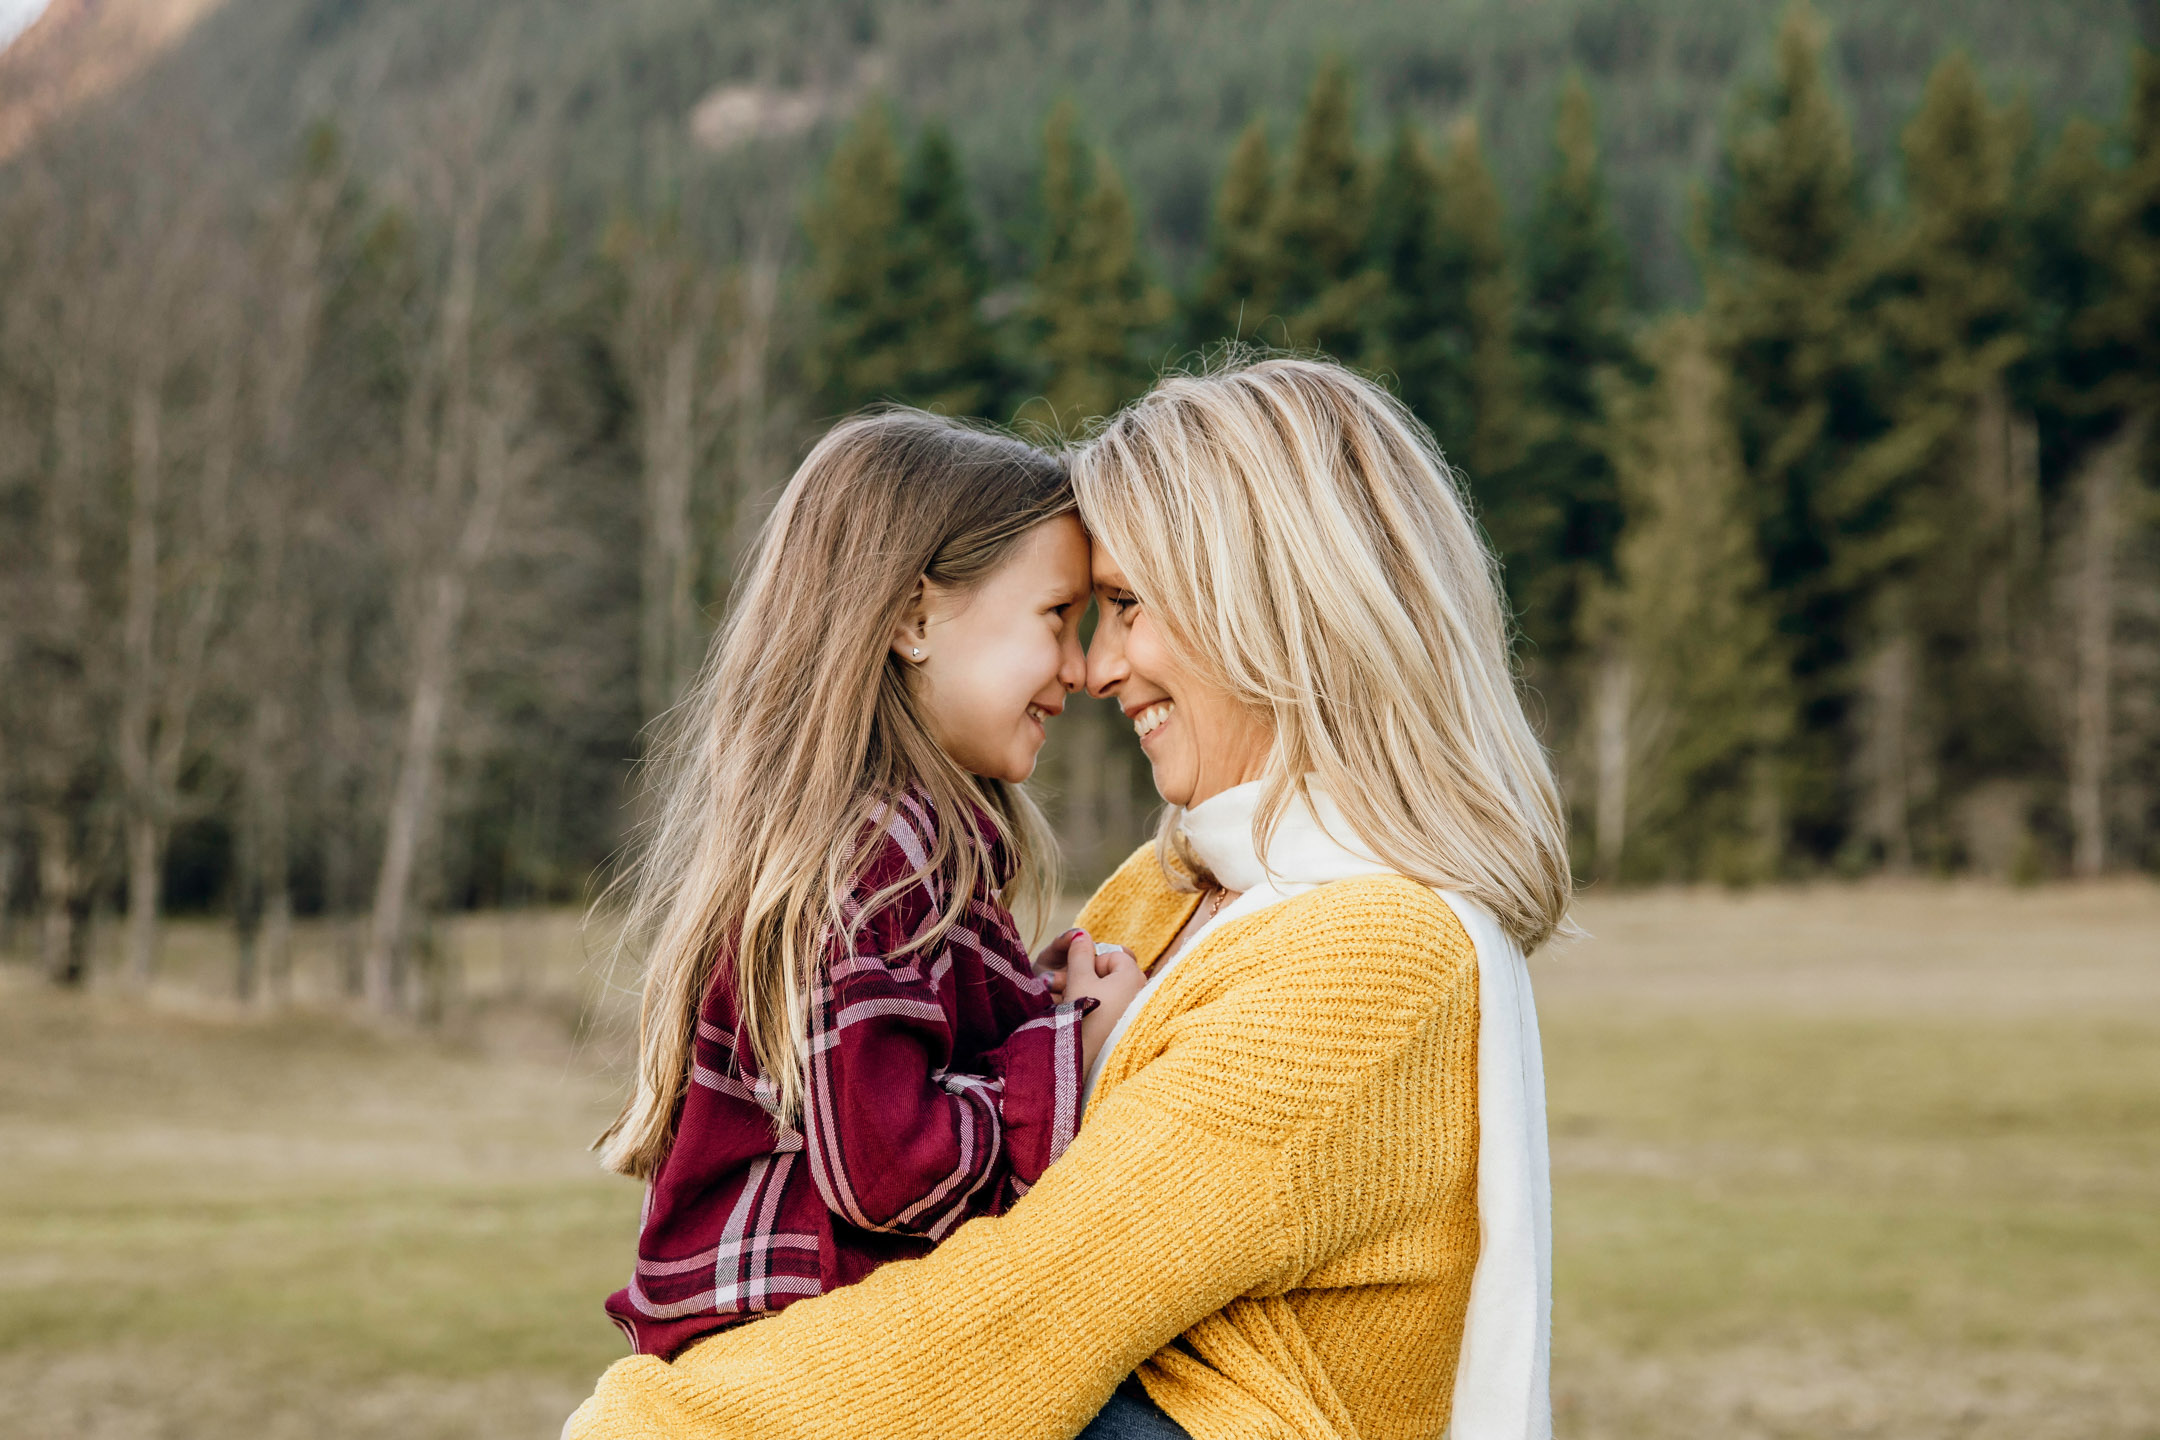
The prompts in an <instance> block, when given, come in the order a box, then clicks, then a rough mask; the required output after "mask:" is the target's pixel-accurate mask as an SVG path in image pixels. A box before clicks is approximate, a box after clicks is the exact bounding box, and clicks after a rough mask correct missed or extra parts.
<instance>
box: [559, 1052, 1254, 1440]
mask: <svg viewBox="0 0 2160 1440" xmlns="http://www.w3.org/2000/svg"><path fill="white" fill-rule="evenodd" d="M1180 1069H1181V1066H1180V1065H1179V1063H1178V1061H1177V1060H1175V1059H1174V1058H1169V1057H1166V1058H1165V1059H1164V1060H1163V1061H1162V1062H1159V1067H1158V1073H1157V1074H1155V1075H1152V1076H1151V1077H1150V1079H1151V1080H1154V1081H1159V1082H1160V1083H1161V1084H1162V1085H1163V1086H1166V1087H1170V1086H1176V1085H1178V1084H1179V1083H1181V1078H1183V1077H1181V1076H1180V1075H1179V1073H1178V1072H1179V1070H1180ZM1152 1088H1153V1086H1152V1085H1150V1086H1135V1087H1131V1088H1130V1089H1129V1090H1128V1092H1126V1093H1122V1094H1119V1095H1114V1096H1110V1097H1108V1098H1107V1099H1106V1100H1105V1101H1103V1102H1101V1103H1098V1104H1097V1105H1095V1106H1094V1107H1092V1109H1091V1112H1090V1115H1089V1120H1088V1125H1087V1127H1086V1128H1085V1129H1083V1130H1082V1131H1081V1132H1080V1134H1079V1136H1078V1137H1077V1138H1076V1139H1075V1140H1074V1141H1073V1144H1072V1148H1071V1149H1070V1150H1069V1151H1068V1152H1067V1153H1066V1155H1065V1158H1064V1159H1063V1160H1062V1161H1060V1162H1059V1163H1058V1164H1056V1165H1054V1166H1052V1167H1051V1168H1050V1169H1049V1171H1048V1172H1047V1173H1046V1174H1045V1175H1044V1176H1043V1178H1042V1181H1041V1183H1040V1184H1038V1185H1037V1186H1036V1187H1035V1189H1034V1190H1032V1191H1031V1192H1030V1193H1029V1194H1028V1195H1027V1196H1026V1197H1025V1198H1024V1199H1022V1200H1021V1201H1020V1202H1019V1204H1018V1205H1016V1206H1015V1207H1014V1208H1013V1209H1012V1210H1011V1211H1010V1212H1009V1213H1008V1214H1006V1215H1003V1216H1000V1217H996V1218H990V1219H981V1220H975V1221H971V1222H970V1223H969V1224H967V1225H965V1226H962V1227H961V1228H960V1229H959V1230H958V1231H956V1232H955V1233H954V1234H953V1236H952V1238H951V1239H949V1240H947V1241H946V1242H945V1243H944V1244H943V1245H941V1246H940V1247H939V1248H938V1249H937V1250H936V1251H934V1252H933V1253H931V1254H930V1255H928V1256H926V1257H924V1258H922V1259H920V1260H910V1261H901V1262H896V1263H894V1264H890V1265H886V1266H883V1267H881V1268H880V1269H878V1270H877V1271H876V1272H875V1273H873V1274H872V1275H870V1276H869V1277H868V1278H867V1279H865V1280H863V1281H862V1282H861V1283H860V1284H857V1285H853V1286H849V1287H848V1288H846V1289H843V1290H838V1291H834V1292H833V1293H831V1294H829V1295H826V1296H823V1297H819V1298H816V1299H812V1300H804V1301H799V1302H797V1303H796V1304H794V1305H791V1306H789V1307H788V1308H787V1309H786V1310H783V1311H781V1312H780V1313H779V1314H778V1315H774V1316H771V1317H769V1318H767V1319H763V1320H760V1321H758V1322H757V1323H756V1324H754V1325H747V1326H743V1327H740V1328H738V1329H736V1330H732V1331H728V1332H725V1333H723V1334H721V1335H718V1336H715V1337H713V1338H712V1339H711V1340H708V1341H705V1342H703V1343H701V1344H699V1345H696V1346H693V1347H692V1348H691V1349H690V1350H689V1351H687V1352H685V1353H684V1354H683V1355H681V1356H679V1357H678V1358H677V1359H676V1361H675V1362H674V1363H673V1364H672V1365H670V1364H663V1363H661V1362H659V1361H657V1360H652V1359H649V1358H645V1357H633V1358H632V1359H630V1360H626V1361H622V1362H620V1363H618V1364H617V1365H615V1366H614V1367H613V1368H612V1369H610V1370H609V1371H608V1372H607V1374H606V1375H604V1376H603V1377H602V1378H601V1381H600V1385H599V1388H598V1390H597V1391H596V1393H595V1394H594V1395H593V1396H592V1398H591V1399H590V1400H588V1401H587V1402H586V1404H585V1406H584V1407H583V1408H581V1409H580V1410H579V1411H578V1413H577V1415H575V1416H574V1417H572V1420H571V1423H570V1424H569V1426H568V1427H567V1428H566V1429H565V1430H564V1432H563V1433H564V1435H565V1437H566V1440H619V1437H630V1436H638V1437H652V1436H672V1437H686V1440H687V1437H705V1440H735V1437H741V1440H750V1437H753V1436H754V1437H758V1440H843V1437H846V1440H854V1437H860V1436H865V1435H875V1436H879V1437H881V1440H965V1437H981V1440H1053V1437H1067V1436H1071V1435H1073V1434H1075V1433H1077V1432H1078V1431H1079V1430H1080V1428H1081V1427H1082V1426H1083V1425H1085V1424H1086V1422H1087V1420H1088V1419H1089V1417H1091V1416H1092V1415H1093V1414H1094V1413H1095V1412H1096V1411H1097V1410H1099V1409H1100V1408H1101V1407H1102V1405H1103V1403H1104V1402H1105V1401H1106V1400H1107V1399H1108V1398H1109V1396H1110V1393H1111V1391H1112V1390H1114V1389H1115V1388H1116V1387H1117V1384H1118V1382H1119V1381H1120V1380H1121V1379H1123V1378H1124V1377H1125V1376H1126V1375H1128V1374H1130V1373H1131V1372H1132V1371H1133V1369H1134V1367H1135V1366H1137V1365H1138V1364H1139V1363H1140V1362H1141V1361H1142V1360H1144V1359H1146V1358H1147V1357H1148V1356H1149V1355H1151V1354H1153V1353H1154V1352H1155V1351H1156V1350H1158V1349H1160V1348H1161V1347H1162V1346H1164V1345H1166V1344H1168V1343H1169V1342H1170V1341H1171V1340H1172V1339H1174V1338H1175V1337H1176V1336H1177V1335H1179V1334H1180V1333H1181V1332H1183V1331H1184V1330H1185V1329H1187V1328H1188V1327H1189V1326H1191V1325H1192V1324H1193V1323H1194V1322H1196V1321H1198V1320H1200V1319H1201V1318H1202V1317H1204V1316H1206V1315H1209V1314H1211V1313H1213V1312H1214V1311H1216V1310H1218V1309H1220V1308H1221V1307H1222V1306H1224V1305H1226V1304H1228V1303H1229V1302H1230V1301H1231V1300H1233V1299H1235V1298H1236V1297H1237V1296H1239V1295H1241V1294H1244V1293H1246V1292H1248V1291H1251V1290H1255V1289H1264V1288H1271V1287H1276V1286H1279V1284H1280V1282H1281V1281H1282V1279H1283V1278H1284V1277H1285V1276H1286V1274H1287V1273H1288V1267H1289V1266H1290V1265H1291V1263H1292V1257H1293V1254H1294V1251H1295V1248H1296V1247H1295V1243H1294V1241H1293V1238H1292V1227H1291V1225H1290V1223H1289V1221H1288V1219H1287V1217H1286V1216H1285V1214H1284V1213H1283V1206H1282V1203H1281V1199H1280V1197H1279V1194H1278V1187H1277V1181H1276V1171H1277V1165H1276V1160H1277V1156H1276V1153H1275V1147H1274V1146H1273V1145H1271V1144H1270V1143H1268V1142H1266V1141H1264V1140H1261V1141H1256V1140H1255V1139H1252V1138H1249V1137H1240V1136H1227V1135H1221V1134H1215V1133H1210V1132H1209V1131H1208V1130H1207V1129H1204V1128H1201V1127H1197V1126H1195V1125H1193V1124H1190V1123H1188V1122H1187V1121H1186V1120H1184V1119H1182V1118H1180V1117H1179V1116H1178V1115H1176V1114H1174V1113H1173V1112H1172V1111H1170V1110H1169V1109H1167V1108H1165V1107H1163V1106H1162V1105H1160V1104H1159V1103H1157V1101H1156V1099H1155V1098H1154V1097H1152V1096H1151V1095H1150V1094H1149V1093H1147V1092H1148V1091H1149V1090H1151V1089H1152Z"/></svg>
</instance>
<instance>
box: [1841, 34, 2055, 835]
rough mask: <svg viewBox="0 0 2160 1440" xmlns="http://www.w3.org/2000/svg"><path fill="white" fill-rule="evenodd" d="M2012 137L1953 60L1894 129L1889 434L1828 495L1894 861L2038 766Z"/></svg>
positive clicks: (2029, 478)
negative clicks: (1860, 632) (2023, 659)
mask: <svg viewBox="0 0 2160 1440" xmlns="http://www.w3.org/2000/svg"><path fill="white" fill-rule="evenodd" d="M2016 132H2017V122H2016V119H2015V117H2013V116H2010V115H2006V114H1997V113H1996V112H1995V111H1994V110H1993V109H1992V108H1991V107H1990V105H1989V104H1988V100H1987V97H1986V96H1985V95H1984V94H1983V93H1982V92H1981V89H1980V84H1979V78H1978V77H1977V76H1976V75H1975V74H1974V72H1973V69H1972V66H1971V65H1970V63H1969V62H1967V61H1966V60H1965V58H1964V56H1963V55H1961V54H1953V55H1952V56H1950V57H1949V58H1947V59H1945V60H1944V61H1943V62H1942V63H1941V64H1940V65H1938V66H1937V67H1936V70H1935V73H1934V75H1933V76H1932V77H1931V78H1930V80H1929V82H1928V86H1927V90H1926V94H1925V97H1924V99H1923V100H1922V103H1921V107H1920V110H1919V112H1918V114H1917V115H1915V117H1914V118H1913V120H1912V123H1911V124H1910V125H1909V126H1908V127H1907V128H1906V131H1905V135H1904V149H1905V176H1906V190H1907V205H1908V208H1907V213H1906V216H1905V220H1904V224H1903V226H1902V227H1901V230H1900V232H1899V233H1898V235H1897V236H1896V238H1895V240H1894V241H1893V242H1892V244H1891V245H1890V247H1889V253H1888V255H1887V258H1886V263H1885V266H1884V269H1883V273H1882V276H1881V277H1880V280H1879V282H1878V284H1879V287H1880V291H1881V298H1880V299H1879V300H1878V302H1877V309H1876V315H1877V326H1878V328H1879V332H1880V335H1881V340H1882V345H1883V370H1882V374H1883V383H1884V389H1885V394H1886V397H1887V398H1886V406H1887V410H1888V418H1889V425H1888V428H1886V429H1885V430H1884V432H1883V433H1882V434H1881V435H1880V436H1879V437H1878V438H1876V439H1875V440H1874V441H1872V443H1870V444H1868V445H1867V446H1866V447H1865V448H1863V449H1862V450H1861V451H1860V452H1859V453H1858V454H1857V455H1856V456H1855V457H1854V459H1853V462H1852V464H1851V465H1850V466H1849V467H1848V468H1847V470H1846V472H1845V474H1844V475H1842V476H1841V477H1840V481H1839V488H1840V489H1841V490H1842V491H1843V492H1844V493H1845V495H1846V496H1847V497H1852V498H1859V499H1861V500H1864V501H1865V502H1867V508H1866V509H1849V510H1848V511H1847V513H1846V515H1845V516H1844V517H1842V518H1844V519H1845V521H1846V523H1845V524H1844V525H1843V526H1842V527H1841V531H1840V534H1839V536H1838V546H1837V549H1836V550H1835V552H1834V557H1833V558H1834V559H1835V560H1836V562H1837V568H1838V570H1839V571H1840V572H1841V575H1842V578H1843V580H1844V582H1845V583H1846V584H1847V585H1849V586H1851V587H1853V588H1854V589H1855V590H1858V591H1863V592H1865V593H1866V594H1867V596H1868V599H1869V611H1868V626H1869V632H1870V633H1867V634H1866V635H1865V636H1864V641H1865V643H1866V644H1868V645H1869V646H1870V647H1871V651H1872V654H1871V659H1870V663H1869V665H1868V667H1867V670H1866V677H1867V679H1866V688H1865V690H1864V691H1863V694H1864V696H1865V698H1866V699H1867V701H1868V704H1867V706H1866V709H1865V710H1864V712H1863V715H1862V717H1861V718H1862V720H1863V721H1864V732H1863V735H1862V743H1861V745H1860V747H1859V753H1860V754H1861V755H1862V756H1863V758H1864V759H1865V760H1866V762H1867V763H1866V764H1864V765H1863V768H1862V770H1861V772H1860V775H1859V777H1858V778H1860V780H1861V781H1862V784H1863V790H1862V794H1861V807H1860V816H1859V818H1860V820H1861V822H1862V830H1861V836H1860V838H1861V839H1862V840H1863V841H1864V843H1866V844H1868V845H1870V846H1879V847H1880V848H1881V850H1882V852H1883V854H1884V855H1885V856H1886V857H1887V858H1889V859H1890V860H1891V861H1892V862H1893V863H1894V864H1904V863H1909V861H1910V859H1911V857H1912V855H1913V854H1914V852H1915V850H1916V848H1917V849H1919V850H1922V851H1926V852H1931V853H1934V854H1936V855H1938V856H1943V857H1947V856H1948V855H1949V854H1950V853H1951V849H1952V845H1953V838H1952V835H1951V833H1950V830H1949V825H1948V821H1949V816H1948V812H1947V809H1946V805H1945V803H1944V802H1946V801H1947V800H1949V799H1952V798H1954V797H1955V796H1956V794H1958V793H1959V792H1960V791H1961V790H1963V789H1964V788H1966V787H1968V786H1970V785H1971V784H1973V783H1974V782H1976V781H1979V780H1982V779H1986V778H1989V777H1990V776H1992V775H2006V774H2015V773H2023V772H2026V771H2029V770H2030V769H2031V768H2032V767H2033V765H2034V763H2035V761H2036V760H2038V759H2039V755H2038V753H2037V751H2038V734H2037V732H2036V730H2035V728H2034V723H2033V716H2032V714H2031V707H2030V706H2029V705H2027V704H2025V703H2023V702H2024V701H2025V700H2026V699H2027V698H2028V696H2027V692H2026V687H2025V686H2024V684H2023V679H2022V676H2021V675H2020V674H2019V672H2018V671H2017V669H2016V667H2015V666H2014V665H2013V663H2012V650H2011V631H2012V613H2013V610H2014V609H2020V610H2021V609H2024V608H2026V607H2029V606H2030V604H2031V603H2032V602H2033V601H2034V600H2036V599H2037V598H2038V597H2037V596H2036V595H2035V594H2033V593H2031V591H2032V589H2033V585H2034V582H2035V581H2036V580H2037V578H2038V577H2037V574H2036V572H2035V570H2034V567H2033V565H2032V564H2031V563H2030V562H2031V560H2032V559H2033V558H2036V556H2035V552H2034V549H2033V547H2032V545H2031V544H2030V542H2031V540H2032V538H2033V537H2034V536H2035V535H2036V532H2037V529H2038V524H2039V514H2038V508H2039V496H2038V490H2037V479H2038V477H2037V475H2036V474H2035V473H2034V469H2035V467H2034V465H2033V464H2032V463H2031V460H2030V446H2029V444H2027V443H2026V441H2025V438H2024V437H2025V436H2026V435H2027V434H2028V433H2029V421H2026V420H2025V419H2024V418H2023V417H2021V416H2018V415H2015V414H2013V413H2012V412H2011V409H2010V402H2009V391H2008V383H2007V379H2008V371H2009V367H2010V366H2011V364H2012V363H2013V362H2014V361H2015V360H2016V359H2017V358H2018V356H2019V355H2020V353H2021V352H2022V350H2023V348H2024V345H2025V317H2024V313H2023V311H2024V297H2023V294H2022V291H2021V288H2020V286H2019V283H2018V282H2019V279H2020V277H2019V274H2018V266H2017V262H2016V255H2015V251H2014V249H2013V241H2014V238H2015V234H2016V215H2015V212H2014V209H2013V204H2012V193H2011V191H2012V181H2013V174H2012V171H2013V167H2014V164H2015V161H2016V155H2017V150H2018V148H2019V137H2018V135H2017V133H2016ZM1847 503H1848V505H1850V503H1851V500H1850V498H1848V502H1847ZM1870 512H1872V513H1870ZM1855 520H1858V521H1860V522H1862V523H1860V524H1854V523H1853V522H1854V521H1855ZM1901 672H1902V673H1901ZM1886 759H1887V760H1888V761H1889V762H1890V763H1889V765H1888V766H1887V768H1885V767H1884V766H1883V765H1882V764H1881V763H1880V761H1882V760H1886Z"/></svg>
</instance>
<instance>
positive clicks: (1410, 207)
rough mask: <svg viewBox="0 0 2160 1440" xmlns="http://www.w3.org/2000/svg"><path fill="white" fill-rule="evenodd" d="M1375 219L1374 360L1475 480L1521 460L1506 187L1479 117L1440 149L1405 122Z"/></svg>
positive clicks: (1382, 176) (1386, 172) (1385, 168)
mask: <svg viewBox="0 0 2160 1440" xmlns="http://www.w3.org/2000/svg"><path fill="white" fill-rule="evenodd" d="M1372 231H1373V236H1372V238H1373V251H1374V263H1375V265H1376V267H1377V268H1378V270H1379V273H1380V274H1381V276H1382V277H1383V279H1384V281H1385V285H1384V288H1383V290H1382V294H1381V296H1380V298H1379V301H1378V303H1377V304H1376V305H1375V307H1374V308H1375V312H1376V316H1377V319H1376V323H1375V325H1374V334H1373V337H1372V340H1371V342H1370V349H1371V354H1372V359H1373V363H1374V365H1375V366H1376V367H1378V368H1380V369H1382V370H1385V371H1388V372H1390V373H1392V374H1393V375H1394V376H1395V379H1396V383H1397V384H1398V385H1399V386H1400V387H1401V392H1402V397H1403V400H1404V401H1405V403H1407V404H1408V405H1409V406H1410V408H1411V409H1413V410H1415V411H1416V412H1417V413H1418V415H1419V417H1420V418H1421V419H1423V420H1424V421H1425V423H1426V424H1428V425H1430V426H1431V427H1432V429H1433V433H1434V435H1435V436H1436V437H1438V439H1439V441H1440V444H1441V446H1442V447H1443V449H1444V450H1445V451H1446V453H1447V455H1448V458H1449V459H1450V460H1451V461H1453V462H1454V463H1455V464H1457V465H1458V466H1462V467H1465V468H1466V469H1467V471H1468V473H1469V476H1470V478H1471V482H1472V484H1473V486H1474V485H1476V484H1477V483H1478V482H1479V481H1480V480H1482V479H1483V478H1484V477H1488V476H1493V475H1497V474H1499V473H1501V472H1502V471H1503V470H1505V469H1506V468H1507V467H1508V466H1509V465H1510V464H1512V463H1513V462H1514V460H1515V458H1516V456H1515V454H1514V444H1515V439H1516V432H1517V429H1518V419H1517V412H1518V410H1519V407H1520V404H1521V397H1520V388H1519V383H1518V380H1517V377H1516V368H1515V356H1514V348H1513V347H1514V333H1513V332H1514V282H1513V277H1512V276H1511V274H1510V273H1509V266H1508V256H1507V241H1506V237H1505V235H1504V234H1503V232H1502V229H1501V208H1500V193H1499V189H1498V187H1497V186H1495V185H1494V184H1493V179H1492V172H1491V171H1490V170H1488V169H1487V168H1486V166H1485V157H1484V151H1483V146H1482V145H1481V144H1480V142H1479V138H1478V131H1477V124H1476V122H1475V121H1473V120H1468V119H1466V120H1464V121H1462V122H1460V123H1459V124H1457V125H1456V127H1455V128H1454V130H1453V132H1452V134H1451V135H1450V137H1449V141H1448V146H1447V150H1446V153H1445V154H1444V155H1443V156H1441V157H1438V158H1436V157H1435V156H1434V155H1433V154H1432V152H1431V150H1430V149H1429V148H1428V147H1427V145H1426V143H1425V140H1424V137H1423V136H1421V135H1420V134H1419V133H1418V131H1417V129H1416V127H1415V126H1413V125H1411V124H1409V123H1408V122H1405V123H1404V124H1403V125H1401V126H1400V127H1399V128H1398V129H1397V131H1396V134H1395V140H1394V143H1393V145H1392V146H1391V147H1390V148H1389V150H1388V155H1387V159H1386V162H1385V163H1384V165H1383V166H1382V169H1381V174H1380V181H1379V184H1378V187H1377V189H1376V192H1375V195H1374V201H1373V224H1372Z"/></svg>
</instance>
